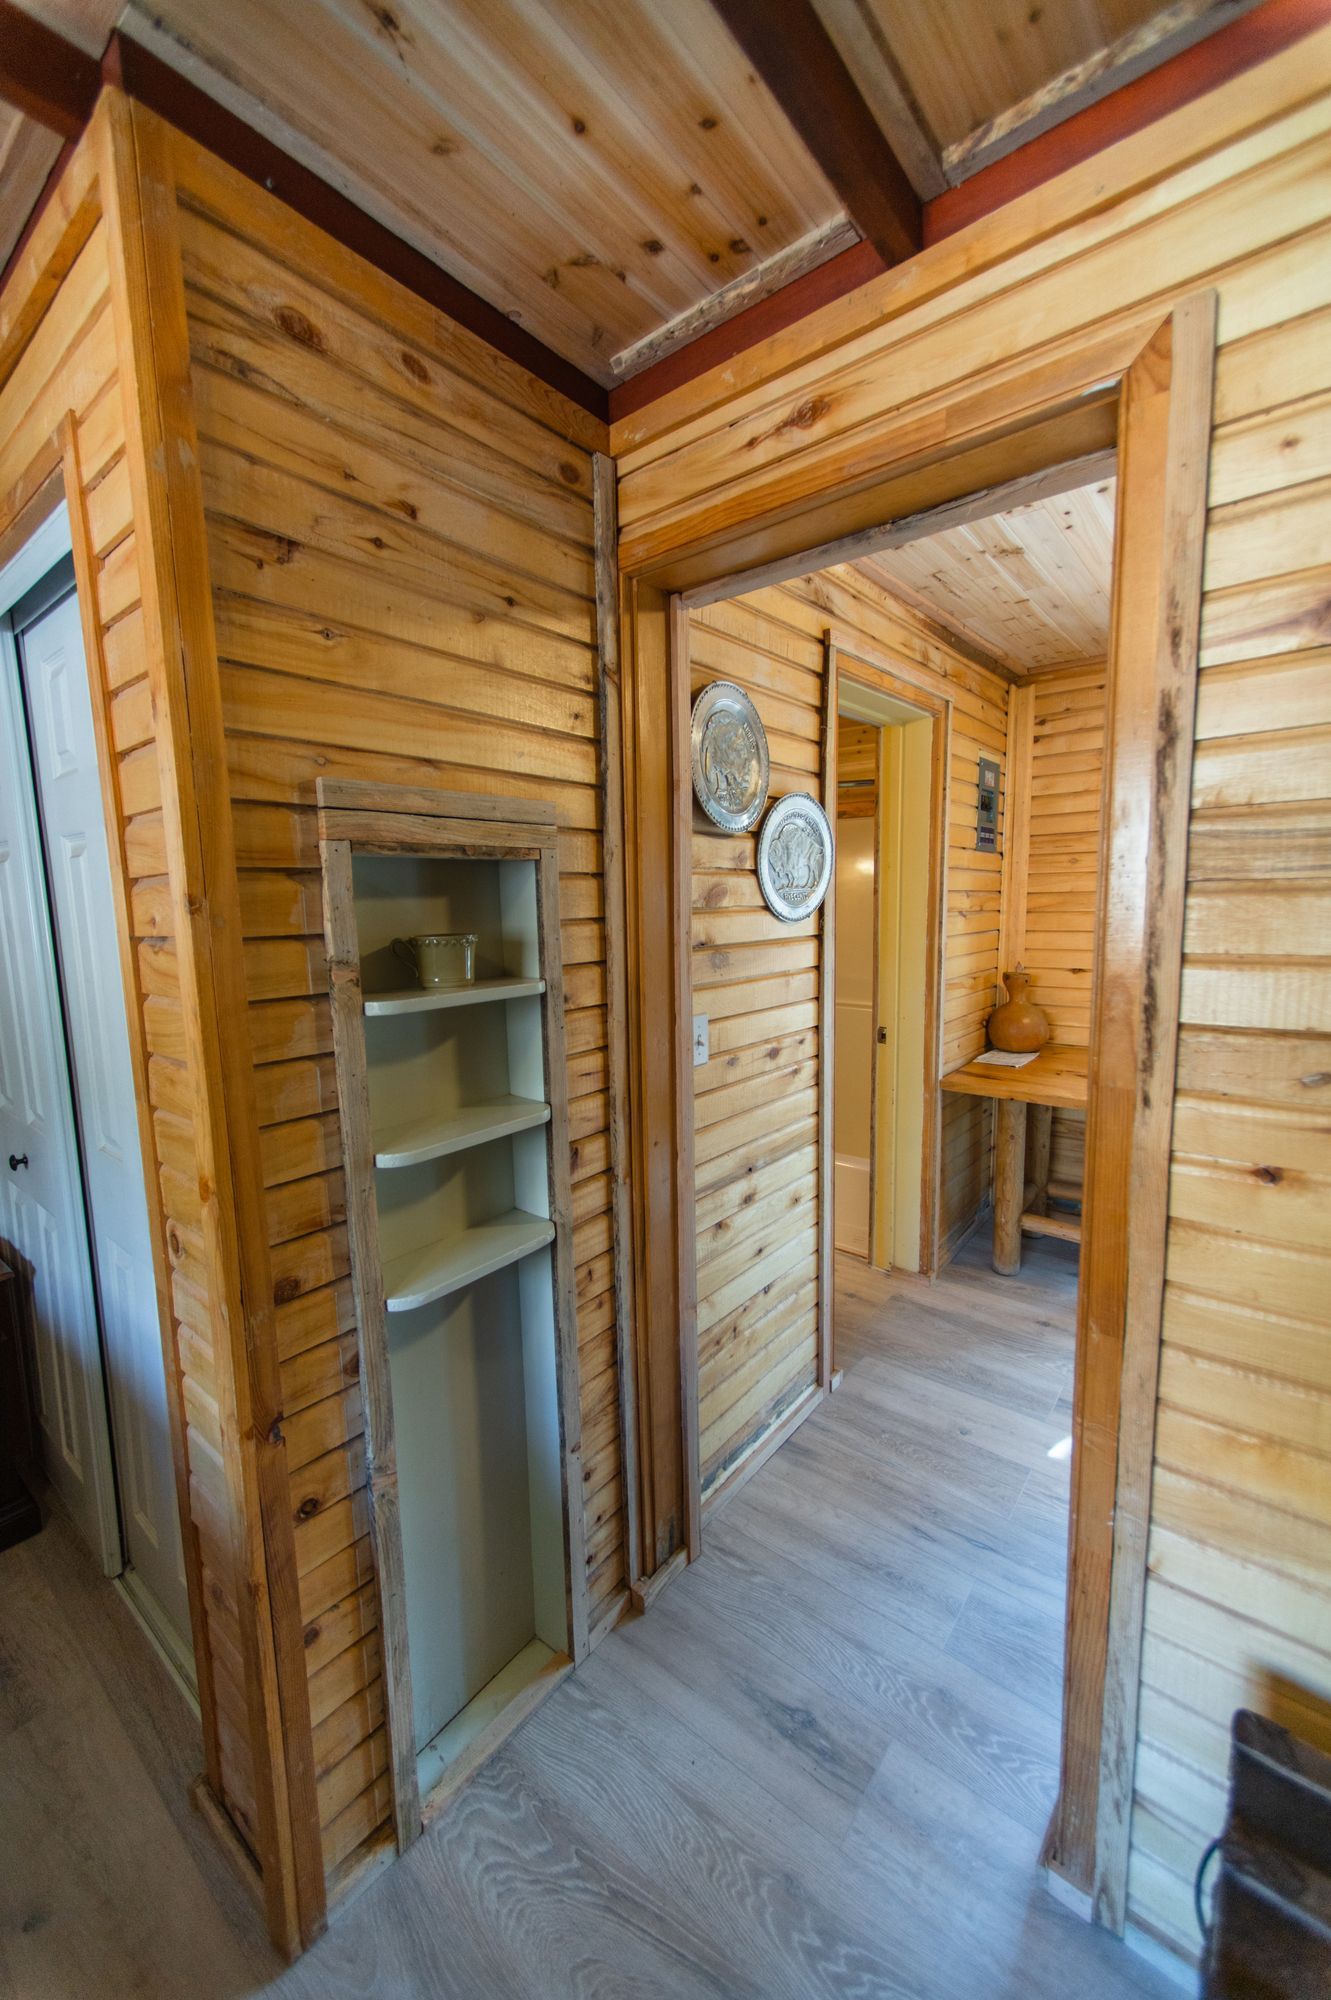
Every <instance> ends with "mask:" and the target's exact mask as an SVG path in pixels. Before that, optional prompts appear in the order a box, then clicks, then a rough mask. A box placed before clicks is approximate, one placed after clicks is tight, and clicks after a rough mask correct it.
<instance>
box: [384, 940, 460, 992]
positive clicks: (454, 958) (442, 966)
mask: <svg viewBox="0 0 1331 2000" xmlns="http://www.w3.org/2000/svg"><path fill="white" fill-rule="evenodd" d="M393 950H394V952H395V954H396V955H397V957H398V958H400V959H401V961H402V963H403V964H404V965H405V966H406V967H407V968H408V969H409V970H410V972H411V975H412V977H413V978H414V979H415V981H416V984H417V985H418V986H470V985H471V983H472V980H473V979H474V978H475V976H476V933H475V931H443V932H440V931H431V932H428V933H427V934H426V935H424V936H422V937H413V938H394V939H393Z"/></svg>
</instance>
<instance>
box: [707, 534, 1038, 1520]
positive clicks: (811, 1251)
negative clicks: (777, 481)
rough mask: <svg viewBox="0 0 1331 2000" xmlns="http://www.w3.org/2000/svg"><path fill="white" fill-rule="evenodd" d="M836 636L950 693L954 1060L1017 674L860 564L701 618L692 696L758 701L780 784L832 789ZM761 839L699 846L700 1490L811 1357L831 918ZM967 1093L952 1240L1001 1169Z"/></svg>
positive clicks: (983, 1108)
mask: <svg viewBox="0 0 1331 2000" xmlns="http://www.w3.org/2000/svg"><path fill="white" fill-rule="evenodd" d="M829 632H830V633H831V634H832V635H833V637H834V638H835V641H836V643H837V645H838V646H839V647H842V648H843V649H844V650H845V651H846V652H848V653H854V654H856V657H857V669H856V670H857V672H865V673H866V677H867V678H869V679H872V678H873V665H874V663H877V664H878V665H880V666H882V667H885V668H889V669H890V670H891V671H892V672H893V674H895V675H897V676H898V677H899V678H901V679H903V680H905V681H908V682H912V683H914V684H915V685H916V686H919V687H921V688H924V689H928V690H929V691H930V692H932V693H942V694H944V695H945V696H946V697H947V699H948V700H949V701H950V703H951V705H952V721H951V757H952V762H951V777H950V786H949V801H948V818H949V827H948V847H949V851H948V913H947V933H946V938H945V942H944V955H945V956H944V969H943V982H944V996H943V998H944V1006H943V1011H944V1017H945V1018H944V1027H943V1039H944V1054H943V1062H944V1066H945V1067H948V1066H951V1065H953V1064H955V1063H957V1062H961V1061H963V1060H965V1058H966V1057H967V1056H968V1055H971V1054H974V1053H976V1052H977V1051H978V1050H979V1049H980V1048H982V1047H983V1045H984V1018H985V1015H986V1014H987V1013H988V1010H989V1008H990V1007H991V1006H992V1005H993V1002H994V992H995V978H996V973H997V955H998V906H999V874H1000V868H1001V856H1000V855H998V854H995V855H988V854H977V853H976V852H975V849H974V837H975V812H976V803H977V787H978V772H977V765H976V760H977V758H978V756H979V755H980V754H981V752H983V753H984V754H986V755H994V756H997V757H998V758H999V759H1000V761H1001V760H1002V758H1003V756H1004V754H1005V741H1006V702H1007V685H1006V683H1005V682H1003V681H1001V680H999V679H998V678H997V676H995V675H993V674H990V673H988V672H986V671H984V670H983V669H981V668H978V667H975V666H973V665H972V664H971V663H970V662H969V661H967V660H965V659H963V658H962V657H961V656H960V655H959V654H956V653H953V652H952V651H951V650H950V649H949V648H948V647H947V646H946V645H944V644H943V643H941V642H940V641H939V639H938V638H937V636H936V635H935V634H934V633H933V632H932V631H931V630H926V628H925V627H924V626H923V625H922V624H921V622H920V621H919V620H918V619H917V618H916V617H915V616H914V614H913V613H911V612H910V611H908V610H906V609H905V607H903V606H901V605H898V604H897V603H896V602H895V601H894V600H892V599H890V598H888V597H887V596H886V594H885V593H884V592H883V591H881V590H879V589H877V588H876V587H875V586H874V585H873V584H870V583H868V582H867V581H866V580H865V579H864V578H862V577H860V576H859V575H858V574H857V573H856V572H855V571H854V570H851V569H838V570H834V571H827V572H825V573H823V574H821V575H819V576H815V577H810V578H806V579H803V580H801V581H799V582H796V583H793V584H790V585H786V586H784V587H782V588H780V589H772V590H763V591H759V592H756V593H755V594H754V595H752V596H750V597H747V598H738V599H731V600H728V601H724V602H722V603H719V604H714V605H711V606H709V607H708V608H707V609H706V610H703V611H698V612H694V613H693V614H692V617H691V620H690V665H691V675H692V685H693V690H694V692H695V693H696V691H697V690H698V689H699V688H700V687H701V686H703V685H704V684H705V683H706V682H708V681H710V680H717V679H725V680H733V681H737V682H738V683H739V684H740V686H742V687H744V688H745V689H747V691H748V692H749V694H750V695H752V697H753V700H754V702H755V704H756V706H757V708H758V712H759V714H760V715H761V716H762V718H763V722H764V725H765V727H766V729H767V732H768V741H769V744H770V747H771V755H772V793H773V796H779V795H780V794H781V793H783V792H787V791H807V792H812V793H813V795H814V796H815V797H821V793H822V781H821V773H822V767H823V727H824V716H825V712H826V686H825V660H826V635H827V634H828V633H829ZM862 663H867V664H862ZM754 846H755V842H754V840H753V839H752V838H751V837H748V838H742V839H736V838H731V837H727V836H724V835H721V834H718V833H716V832H701V831H695V834H694V839H693V920H692V946H693V950H692V976H693V1006H694V1011H696V1012H698V1013H707V1014H708V1015H709V1017H710V1021H711V1027H710V1037H711V1060H710V1061H709V1062H708V1063H707V1064H705V1065H703V1066H702V1067H700V1068H698V1069H696V1070H695V1071H694V1120H695V1127H694V1129H695V1139H694V1147H695V1163H696V1178H695V1186H696V1196H697V1223H698V1228H697V1258H698V1346H699V1418H700V1426H699V1428H700V1461H701V1471H702V1483H703V1494H704V1498H706V1497H707V1495H708V1494H709V1493H710V1492H711V1491H713V1490H715V1488H716V1486H717V1483H718V1481H720V1480H721V1479H722V1478H724V1476H725V1474H726V1473H727V1471H729V1470H730V1469H731V1468H732V1467H734V1466H735V1465H737V1464H738V1463H739V1462H741V1461H742V1460H743V1459H744V1458H745V1457H746V1456H747V1455H748V1454H749V1453H750V1452H751V1451H752V1450H753V1449H754V1448H755V1446H757V1445H759V1444H760V1443H761V1442H762V1440H763V1439H764V1437H765V1436H766V1435H767V1434H768V1433H769V1432H770V1430H771V1429H772V1427H773V1426H774V1425H775V1424H776V1423H778V1422H779V1421H780V1420H781V1419H782V1418H783V1417H784V1416H785V1415H786V1414H787V1413H788V1412H789V1411H790V1410H792V1408H793V1407H794V1405H795V1404H796V1403H797V1402H798V1401H799V1399H800V1397H801V1396H803V1395H805V1394H806V1393H807V1392H808V1391H809V1390H810V1389H811V1388H812V1386H813V1384H814V1381H815V1378H816V1365H817V1317H818V1265H817V1230H818V1220H819V1218H818V1129H817V1111H818V1080H819V1079H818V1064H819V1059H820V1049H819V1026H820V1024H819V1015H818V964H819V956H818V955H819V949H820V944H819V929H820V926H819V922H818V920H817V919H812V920H810V921H808V922H806V923H803V924H793V925H792V924H783V923H781V922H780V921H779V920H778V919H777V918H775V917H773V916H772V915H771V913H770V912H769V911H768V910H767V908H766V906H765V904H764V903H763V901H762V896H761V893H760V891H759V888H758V883H757V878H756V874H755V868H754ZM946 1101H947V1102H950V1101H951V1100H946ZM957 1101H958V1102H960V1103H961V1104H962V1105H963V1106H965V1107H966V1113H965V1115H963V1116H960V1117H949V1116H947V1115H946V1114H945V1118H944V1130H943V1147H944V1151H943V1163H942V1180H943V1197H944V1205H943V1218H942V1228H941V1233H942V1235H943V1238H944V1241H945V1243H946V1244H948V1245H950V1243H951V1242H954V1241H955V1240H956V1239H957V1237H958V1236H959V1235H961V1234H963V1233H964V1232H965V1230H966V1229H967V1228H968V1227H969V1226H970V1224H971V1222H972V1221H973V1220H974V1217H975V1214H976V1212H977V1210H978V1208H979V1206H980V1204H981V1202H982V1200H983V1198H984V1195H985V1193H986V1191H987V1187H988V1174H989V1160H988V1106H987V1105H982V1104H981V1103H980V1101H979V1100H975V1099H962V1100H957ZM972 1107H973V1108H972Z"/></svg>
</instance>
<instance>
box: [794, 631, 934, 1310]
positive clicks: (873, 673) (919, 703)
mask: <svg viewBox="0 0 1331 2000" xmlns="http://www.w3.org/2000/svg"><path fill="white" fill-rule="evenodd" d="M831 658H832V659H833V661H834V662H835V666H836V682H837V687H836V689H835V690H834V691H833V696H832V699H833V702H834V703H835V701H836V699H837V694H838V691H839V688H840V684H841V682H842V681H843V680H848V681H853V682H855V683H856V684H857V685H858V686H859V687H863V688H868V689H870V690H871V691H872V692H874V693H876V694H886V695H891V696H892V697H893V698H894V699H895V700H897V701H903V702H906V703H908V704H909V705H910V707H912V708H918V709H919V710H921V712H922V713H921V720H923V719H924V717H925V716H927V717H928V718H929V723H930V732H929V882H928V888H927V890H926V895H927V898H928V901H927V904H926V931H925V946H924V949H925V961H924V962H925V994H924V1064H925V1070H924V1117H923V1120H922V1126H921V1148H920V1250H919V1254H920V1276H921V1277H925V1278H932V1277H933V1276H934V1275H935V1273H936V1272H937V1269H938V1215H939V1203H938V1167H939V1156H940V1146H941V1121H942V1115H943V1093H942V1091H941V1089H940V1088H939V1064H940V1060H941V1052H942V992H943V940H944V923H943V915H944V909H945V906H946V901H947V766H948V756H949V754H950V748H951V741H952V704H951V702H950V701H948V700H947V699H946V698H945V697H944V696H940V695H938V694H936V693H934V692H933V690H932V689H927V688H922V687H920V686H918V685H917V683H916V682H915V681H913V680H911V679H910V678H909V677H908V676H907V675H905V674H902V673H900V672H898V671H897V669H896V668H895V666H893V665H892V664H891V663H890V662H889V661H887V660H886V659H881V658H878V657H876V656H875V653H874V649H873V648H872V647H871V646H866V645H864V644H863V643H862V642H861V641H859V640H858V639H850V638H847V640H846V642H845V644H843V645H842V644H836V643H835V642H834V643H833V645H832V647H831ZM881 810H882V800H881V797H880V799H879V811H880V812H881ZM876 893H877V886H876V884H875V895H876ZM876 979H877V967H876V966H875V981H876ZM821 1033H822V1029H821V1026H820V1045H821ZM835 1033H836V1026H835V1017H833V1021H832V1031H831V1033H830V1034H829V1036H828V1052H829V1057H830V1056H832V1055H833V1054H834V1053H835Z"/></svg>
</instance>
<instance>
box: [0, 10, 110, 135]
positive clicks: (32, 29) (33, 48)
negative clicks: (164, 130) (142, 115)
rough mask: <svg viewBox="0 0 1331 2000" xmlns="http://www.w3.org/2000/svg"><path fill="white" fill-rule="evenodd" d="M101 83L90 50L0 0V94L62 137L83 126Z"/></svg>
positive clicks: (2, 97)
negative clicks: (79, 47)
mask: <svg viewBox="0 0 1331 2000" xmlns="http://www.w3.org/2000/svg"><path fill="white" fill-rule="evenodd" d="M101 87H102V73H101V70H100V69H99V67H98V65H97V61H96V59H95V58H94V57H93V56H89V55H85V54H84V53H83V50H82V49H76V48H75V46H74V44H73V43H72V42H67V41H66V40H65V38H64V36H63V35H57V34H56V32H55V30H54V29H52V28H48V27H47V26H46V24H45V23H44V22H42V21H35V20H34V19H33V17H32V15H31V14H25V13H24V11H23V9H22V8H21V7H14V6H11V5H10V0H0V100H3V101H4V103H6V104H12V105H13V106H14V109H15V110H16V111H21V112H22V113H23V115H24V117H25V118H31V119H33V120H34V121H35V122H36V123H37V124H38V125H44V126H46V128H47V129H48V131H51V132H58V133H59V134H60V136H61V138H62V139H73V138H76V137H77V136H78V134H79V133H80V132H81V131H82V130H83V128H84V126H85V125H86V124H87V122H88V119H89V117H90V116H91V114H92V107H93V105H94V104H95V103H96V101H97V93H98V91H99V90H100V89H101Z"/></svg>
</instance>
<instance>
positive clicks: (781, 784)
mask: <svg viewBox="0 0 1331 2000" xmlns="http://www.w3.org/2000/svg"><path fill="white" fill-rule="evenodd" d="M689 654H690V671H691V677H692V685H693V690H694V692H695V693H696V692H697V690H698V689H699V688H700V687H702V686H704V685H705V684H706V683H707V682H708V681H713V680H731V681H736V682H738V684H739V685H740V686H741V687H743V688H744V689H745V690H746V691H747V693H749V694H750V695H751V696H752V697H753V701H754V705H755V706H756V708H757V710H758V713H759V715H760V716H761V717H762V720H763V725H764V727H765V728H766V730H767V740H768V745H769V749H770V752H771V759H772V796H773V797H780V795H781V794H782V793H784V792H810V793H812V794H813V796H814V797H815V798H817V799H821V798H822V792H823V786H822V778H821V772H822V740H823V699H824V679H825V677H824V646H823V640H822V635H821V632H820V630H819V629H818V621H817V620H816V619H815V620H813V621H810V620H808V619H804V620H792V618H791V616H790V612H789V610H788V608H787V606H786V605H785V603H784V602H783V601H782V599H781V598H780V597H779V596H778V595H777V593H775V592H765V593H762V594H760V595H759V596H757V597H753V598H748V599H742V600H739V601H735V602H730V603H721V604H716V605H712V606H710V607H709V608H708V609H707V610H705V611H700V612H695V613H694V614H693V616H692V618H691V620H690V647H689ZM700 817H701V816H700V815H698V816H696V817H695V832H694V836H693V919H692V944H693V956H692V974H693V1007H694V1011H695V1012H696V1013H700V1014H701V1013H705V1014H707V1015H708V1016H709V1018H710V1023H711V1026H710V1050H711V1060H710V1062H708V1063H705V1064H704V1065H702V1066H701V1067H700V1068H697V1069H695V1070H694V1072H693V1089H694V1164H695V1193H696V1198H697V1255H698V1404H699V1412H698V1415H699V1427H698V1429H699V1461H700V1469H701V1476H702V1491H703V1498H704V1500H706V1499H707V1497H708V1496H709V1494H710V1493H711V1491H712V1490H713V1489H714V1487H715V1486H716V1484H717V1481H718V1480H719V1479H721V1478H723V1477H724V1475H725V1473H726V1472H727V1471H728V1470H729V1469H730V1468H731V1467H732V1466H734V1465H735V1464H736V1463H737V1462H738V1461H739V1460H740V1459H741V1458H742V1457H743V1456H744V1455H745V1453H746V1452H747V1451H748V1450H749V1449H750V1448H751V1447H752V1446H753V1444H754V1443H755V1442H757V1441H758V1440H759V1439H761V1438H762V1437H763V1435H764V1434H765V1433H766V1432H767V1431H768V1430H769V1429H770V1428H771V1426H772V1425H773V1424H774V1423H776V1422H777V1421H779V1419H780V1418H781V1417H782V1416H783V1415H784V1414H785V1413H786V1411H787V1410H788V1409H789V1408H790V1407H791V1405H792V1404H794V1403H795V1402H796V1401H797V1400H798V1399H799V1397H800V1396H801V1395H803V1394H805V1393H806V1392H807V1391H808V1390H809V1389H811V1388H812V1386H813V1384H814V1379H815V1375H816V1368H817V1357H818V1289H819V1288H818V1066H819V1040H818V965H819V954H820V951H821V937H820V931H821V918H820V917H817V916H815V917H810V918H808V919H806V921H805V922H804V923H800V924H784V923H782V922H781V921H780V919H779V918H777V917H774V916H773V915H772V913H771V911H770V910H769V909H768V908H767V906H766V904H765V903H764V902H763V899H762V894H761V891H760V890H759V888H758V876H757V871H756V866H755V859H754V852H755V848H756V846H757V842H756V839H755V837H754V836H753V835H751V834H750V835H746V836H743V837H734V836H730V835H725V834H722V833H719V832H718V831H716V830H714V829H713V830H710V831H707V832H702V831H698V830H696V828H697V822H698V818H700Z"/></svg>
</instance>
